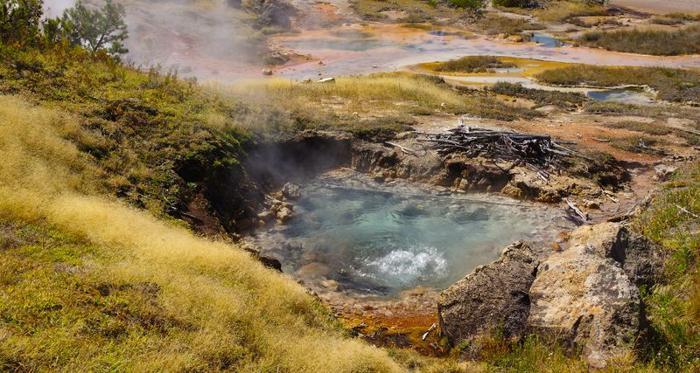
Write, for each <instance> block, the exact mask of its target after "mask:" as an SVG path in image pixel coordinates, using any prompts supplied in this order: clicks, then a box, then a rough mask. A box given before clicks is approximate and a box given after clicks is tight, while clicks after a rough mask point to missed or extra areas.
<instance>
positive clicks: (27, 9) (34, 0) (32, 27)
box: [0, 0, 43, 47]
mask: <svg viewBox="0 0 700 373" xmlns="http://www.w3.org/2000/svg"><path fill="white" fill-rule="evenodd" d="M42 6H43V1H42V0H3V1H0V42H2V43H3V44H8V45H16V46H20V47H23V46H31V45H34V44H35V43H36V42H37V41H38V38H39V35H40V32H39V30H40V24H41V16H42V14H43V9H42Z"/></svg>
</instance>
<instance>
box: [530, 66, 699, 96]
mask: <svg viewBox="0 0 700 373" xmlns="http://www.w3.org/2000/svg"><path fill="white" fill-rule="evenodd" d="M536 78H537V79H538V80H540V81H541V82H543V83H548V84H555V85H565V86H577V85H590V86H597V87H616V86H621V85H647V86H649V87H651V88H653V89H655V90H656V91H658V98H660V99H662V100H666V101H673V102H694V103H700V72H697V71H692V70H681V69H669V68H661V67H624V68H623V67H604V66H591V65H574V66H567V67H563V68H558V69H552V70H547V71H544V72H542V73H540V74H538V75H537V76H536Z"/></svg>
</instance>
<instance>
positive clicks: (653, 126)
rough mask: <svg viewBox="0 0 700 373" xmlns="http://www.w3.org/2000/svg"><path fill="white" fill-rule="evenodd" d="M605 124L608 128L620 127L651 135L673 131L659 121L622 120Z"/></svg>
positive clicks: (660, 134)
mask: <svg viewBox="0 0 700 373" xmlns="http://www.w3.org/2000/svg"><path fill="white" fill-rule="evenodd" d="M605 126H606V127H610V128H622V129H626V130H628V131H634V132H641V133H645V134H647V135H653V136H663V135H668V134H671V133H673V129H671V128H669V127H666V126H664V125H662V124H659V123H645V122H635V121H622V122H611V123H606V124H605Z"/></svg>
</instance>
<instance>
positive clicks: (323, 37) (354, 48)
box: [273, 24, 700, 80]
mask: <svg viewBox="0 0 700 373" xmlns="http://www.w3.org/2000/svg"><path fill="white" fill-rule="evenodd" d="M438 31H439V32H438ZM458 31H460V30H450V29H445V28H436V29H434V30H430V29H428V30H425V29H420V28H415V27H409V26H403V25H396V24H368V25H358V24H353V25H343V26H339V27H337V28H334V29H332V30H327V29H324V30H311V31H308V32H303V33H298V34H293V35H281V36H276V37H274V38H273V43H275V44H277V45H280V46H282V47H285V48H290V49H293V50H295V51H297V52H299V53H301V54H308V55H310V56H312V57H313V60H312V61H309V62H306V63H301V64H296V65H291V66H286V67H283V68H280V69H278V70H277V71H276V75H279V76H283V77H287V78H292V79H300V80H303V79H316V78H319V77H327V76H338V75H353V74H367V73H372V72H381V71H396V70H401V69H404V68H406V67H408V66H411V65H415V64H420V63H425V62H432V61H446V60H450V59H454V58H458V57H462V56H468V55H490V56H509V57H519V58H528V59H539V60H545V61H559V62H568V63H584V64H595V65H611V66H618V65H627V66H667V67H682V68H700V58H697V57H695V56H677V57H658V56H642V55H639V56H635V57H634V58H630V55H629V54H626V53H619V52H611V51H605V50H601V49H594V48H584V47H574V46H566V45H564V46H558V47H557V44H558V42H557V41H556V40H555V39H552V38H550V37H547V35H546V34H540V33H538V34H536V35H538V40H539V41H540V43H537V42H534V41H532V42H525V43H516V42H509V41H507V40H504V39H498V38H492V37H485V36H476V35H468V34H464V32H463V31H462V32H461V33H460V32H458Z"/></svg>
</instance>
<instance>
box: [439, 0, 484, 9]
mask: <svg viewBox="0 0 700 373" xmlns="http://www.w3.org/2000/svg"><path fill="white" fill-rule="evenodd" d="M448 1H449V2H450V4H452V5H454V6H456V7H458V8H469V9H475V10H479V9H482V8H484V7H485V6H486V0H448Z"/></svg>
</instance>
